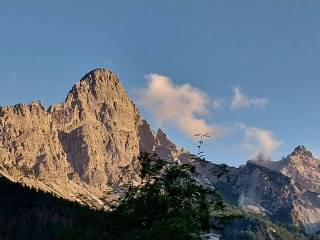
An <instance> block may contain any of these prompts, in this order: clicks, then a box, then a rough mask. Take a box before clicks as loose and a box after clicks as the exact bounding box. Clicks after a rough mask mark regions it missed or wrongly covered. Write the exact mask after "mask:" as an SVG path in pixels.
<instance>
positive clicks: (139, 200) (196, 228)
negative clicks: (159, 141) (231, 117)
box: [0, 154, 316, 240]
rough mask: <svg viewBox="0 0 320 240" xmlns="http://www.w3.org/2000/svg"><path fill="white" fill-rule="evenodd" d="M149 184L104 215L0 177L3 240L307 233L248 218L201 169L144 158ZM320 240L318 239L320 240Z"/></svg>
mask: <svg viewBox="0 0 320 240" xmlns="http://www.w3.org/2000/svg"><path fill="white" fill-rule="evenodd" d="M139 160H140V163H141V169H140V171H139V173H138V174H139V175H140V177H141V179H142V182H143V184H141V185H139V186H128V191H127V193H126V194H125V195H124V197H123V198H122V199H121V200H120V201H119V204H118V205H117V206H114V207H113V208H112V209H111V210H110V211H108V212H107V211H98V210H93V209H90V208H89V207H87V206H82V205H80V204H78V203H75V202H70V201H67V200H64V199H62V198H58V197H56V196H54V195H52V194H50V193H45V192H42V191H37V190H35V189H31V188H29V187H24V186H22V185H20V184H18V183H13V182H11V181H9V180H8V179H6V178H4V177H0V239H1V240H16V239H17V240H20V239H21V240H22V239H23V240H25V239H28V240H29V239H30V240H32V239H35V240H38V239H39V240H40V239H41V240H43V239H61V240H69V239H70V240H73V239H77V240H82V239H83V240H85V239H86V240H89V239H95V240H99V239H107V240H109V239H110V240H118V239H119V240H125V239H128V240H130V239H144V240H147V239H150V240H151V239H152V240H157V239H164V238H166V239H168V240H169V239H170V240H174V239H175V240H178V239H180V240H184V239H185V240H189V239H190V240H192V239H194V240H196V239H201V235H202V234H203V233H206V232H209V231H210V230H211V231H212V230H213V229H214V230H215V232H216V233H219V234H220V235H221V238H220V239H221V240H231V239H237V240H251V239H252V240H254V239H266V240H267V239H270V240H272V239H279V240H294V239H297V240H298V239H299V240H304V239H308V238H307V237H306V236H305V235H304V234H303V232H302V231H300V230H299V229H296V228H294V227H292V226H289V227H283V226H280V225H278V224H274V223H272V222H270V221H269V220H267V219H265V218H263V217H259V216H253V215H247V214H244V213H243V212H241V211H240V210H239V209H237V208H235V207H232V206H230V205H228V204H227V203H225V202H224V201H223V199H222V198H221V197H220V195H219V194H218V193H217V192H216V191H215V190H214V189H206V188H204V187H203V186H202V185H200V184H199V183H198V182H197V181H196V180H195V178H194V176H196V174H197V173H196V171H195V168H194V167H193V166H191V165H188V164H170V163H168V162H166V161H163V160H161V159H159V158H158V157H157V156H156V155H148V154H141V155H140V156H139ZM315 239H316V238H315Z"/></svg>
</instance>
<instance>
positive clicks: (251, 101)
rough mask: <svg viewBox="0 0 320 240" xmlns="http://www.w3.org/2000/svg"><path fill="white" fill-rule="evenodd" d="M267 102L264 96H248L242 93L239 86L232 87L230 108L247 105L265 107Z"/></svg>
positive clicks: (246, 106)
mask: <svg viewBox="0 0 320 240" xmlns="http://www.w3.org/2000/svg"><path fill="white" fill-rule="evenodd" d="M267 104H268V99H266V98H249V97H248V96H247V95H246V94H244V93H243V92H242V91H241V89H240V87H235V88H233V97H232V100H231V103H230V108H231V109H241V108H248V107H251V106H252V107H258V108H265V107H266V105H267Z"/></svg>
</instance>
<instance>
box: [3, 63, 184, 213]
mask: <svg viewBox="0 0 320 240" xmlns="http://www.w3.org/2000/svg"><path fill="white" fill-rule="evenodd" d="M0 136H1V138H0V175H3V176H5V177H7V178H9V179H11V180H12V181H19V182H22V183H23V184H26V185H29V186H33V187H36V188H40V189H42V190H45V191H50V192H54V193H55V194H57V195H59V196H61V197H63V198H66V199H71V200H76V201H79V202H81V203H85V204H88V205H90V206H93V207H101V206H103V205H104V203H108V202H110V198H112V197H113V196H112V194H108V193H110V192H113V191H115V190H116V189H118V187H119V185H121V184H125V183H126V182H128V181H130V182H137V181H139V176H138V175H137V174H135V173H134V172H133V168H134V167H135V164H136V158H137V156H138V154H139V152H140V151H141V150H148V151H156V152H158V153H159V154H160V155H162V156H166V157H168V159H169V160H172V161H174V160H178V158H179V156H180V152H179V151H178V150H177V148H176V146H175V145H174V144H173V143H171V142H170V141H169V140H168V139H167V138H166V136H165V134H164V135H163V136H162V135H161V136H162V137H160V136H157V134H154V132H153V131H152V130H151V128H150V126H149V125H148V123H147V122H146V121H144V120H143V119H142V117H141V115H140V113H139V111H138V109H137V108H136V106H135V105H134V103H133V102H132V101H131V100H130V98H129V97H128V96H127V94H126V91H125V89H124V88H123V87H122V86H121V84H120V81H119V79H118V77H117V76H116V75H115V74H114V73H112V72H111V71H110V70H107V69H102V68H98V69H95V70H93V71H90V72H89V73H87V74H85V75H84V77H83V78H81V80H80V81H79V82H78V83H76V84H75V85H74V87H73V88H72V89H71V91H70V92H69V93H68V95H67V97H66V99H65V101H64V102H62V103H59V104H54V105H52V106H50V107H49V108H48V110H47V111H46V110H45V109H44V107H43V106H42V105H41V104H40V103H38V102H34V103H31V104H19V105H16V106H12V107H11V106H9V107H0ZM124 166H129V168H130V169H131V171H132V172H131V173H130V174H127V175H123V173H122V172H121V169H122V168H123V167H124Z"/></svg>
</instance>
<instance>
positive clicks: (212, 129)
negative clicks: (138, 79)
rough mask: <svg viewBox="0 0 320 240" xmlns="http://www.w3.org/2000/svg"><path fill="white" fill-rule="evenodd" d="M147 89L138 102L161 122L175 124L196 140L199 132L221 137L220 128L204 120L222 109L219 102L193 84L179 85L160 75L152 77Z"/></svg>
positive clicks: (149, 78) (140, 92) (142, 91)
mask: <svg viewBox="0 0 320 240" xmlns="http://www.w3.org/2000/svg"><path fill="white" fill-rule="evenodd" d="M146 79H147V80H148V83H147V86H146V88H144V89H142V90H141V91H139V95H138V96H139V97H138V103H139V104H140V105H141V106H142V107H144V108H146V109H147V110H149V111H151V112H152V114H153V115H154V117H155V118H156V120H157V121H159V122H160V123H164V124H171V125H173V126H174V127H176V128H178V129H180V130H181V131H183V132H184V133H185V134H186V135H188V136H190V137H192V136H193V135H194V134H195V133H210V134H211V135H212V136H217V134H219V127H216V126H213V125H210V124H209V123H208V122H207V120H206V119H205V118H204V116H206V115H207V114H208V113H209V109H211V108H215V109H216V108H221V107H222V105H221V103H220V102H219V101H210V99H209V97H208V95H207V94H206V93H205V92H203V91H201V90H199V89H197V88H195V87H192V86H190V85H189V84H184V85H175V84H174V83H172V81H171V80H170V79H169V78H168V77H166V76H162V75H159V74H149V75H147V76H146Z"/></svg>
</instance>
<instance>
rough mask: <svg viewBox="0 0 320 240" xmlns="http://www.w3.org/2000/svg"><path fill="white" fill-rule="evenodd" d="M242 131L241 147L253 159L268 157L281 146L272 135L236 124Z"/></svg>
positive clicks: (262, 130) (267, 131)
mask: <svg viewBox="0 0 320 240" xmlns="http://www.w3.org/2000/svg"><path fill="white" fill-rule="evenodd" d="M238 126H239V127H240V129H242V130H243V131H244V135H245V138H244V141H243V147H244V148H245V149H246V150H247V151H248V152H249V154H251V156H252V157H253V158H256V157H258V156H262V155H263V156H266V157H270V156H271V155H272V154H273V153H274V152H275V151H276V150H277V149H278V147H279V146H280V145H281V141H280V140H278V139H277V138H276V137H275V136H274V134H273V133H272V132H271V131H269V130H267V129H262V128H256V127H249V126H246V125H245V124H243V123H240V124H238Z"/></svg>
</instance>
